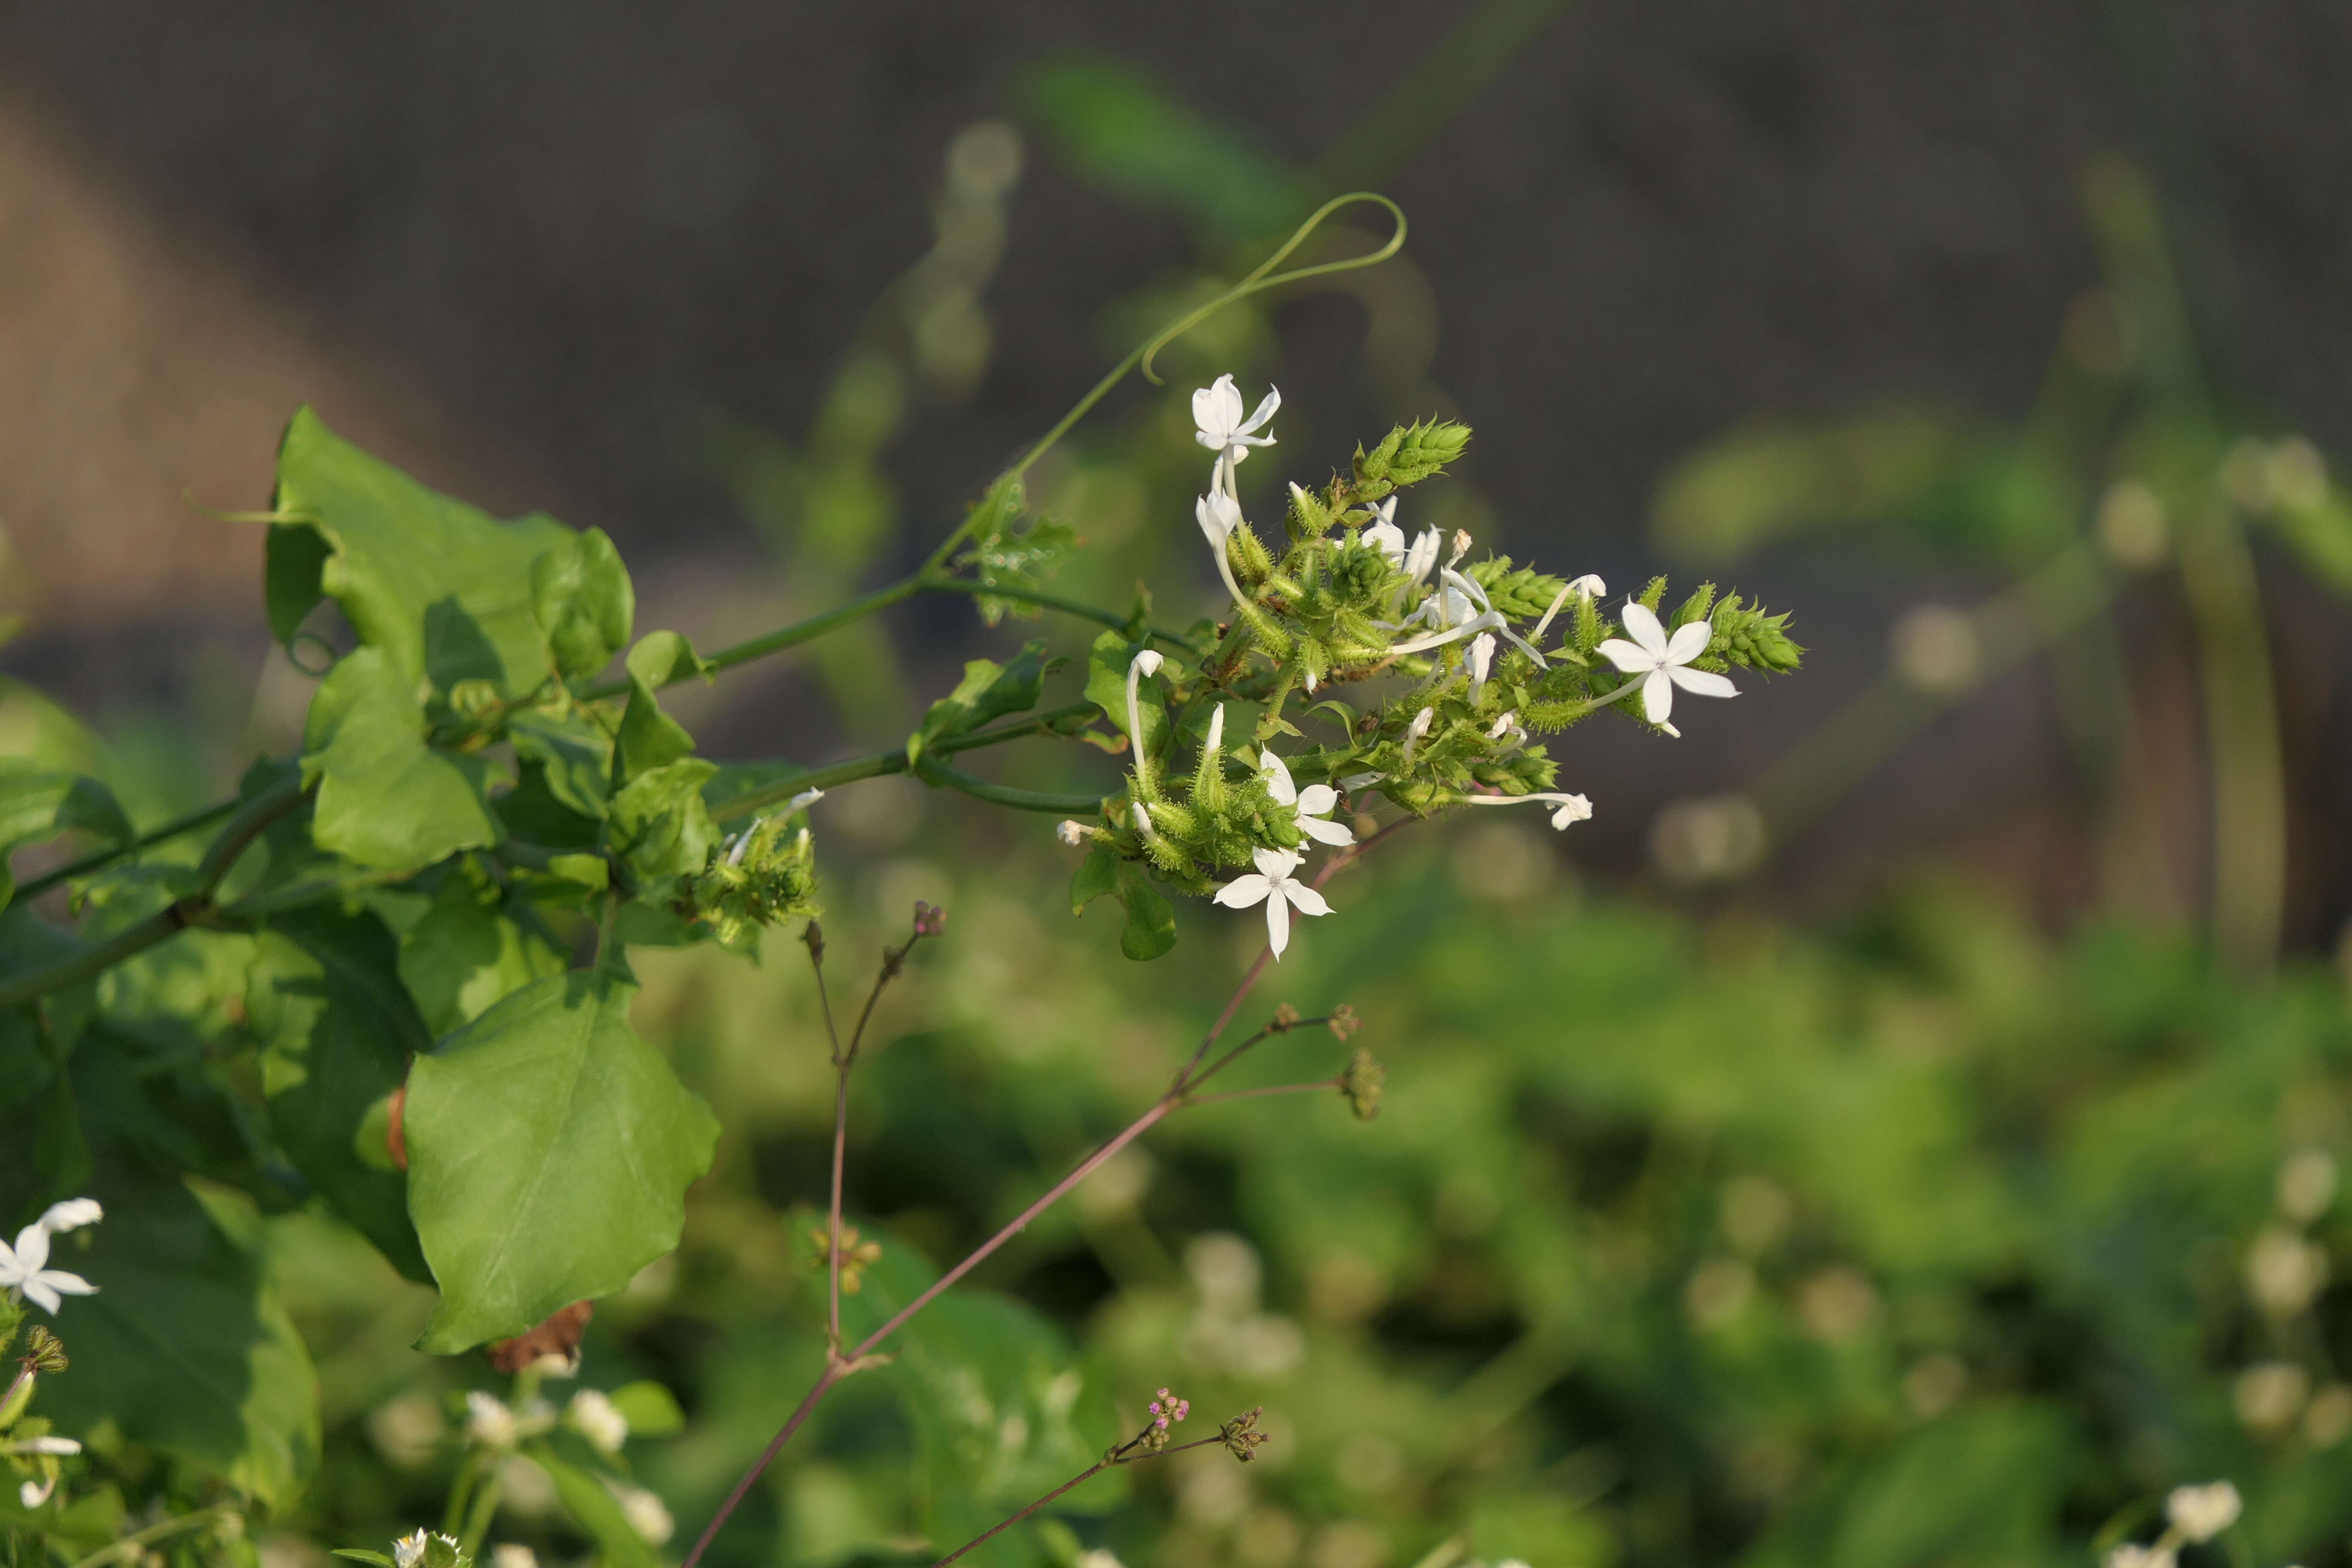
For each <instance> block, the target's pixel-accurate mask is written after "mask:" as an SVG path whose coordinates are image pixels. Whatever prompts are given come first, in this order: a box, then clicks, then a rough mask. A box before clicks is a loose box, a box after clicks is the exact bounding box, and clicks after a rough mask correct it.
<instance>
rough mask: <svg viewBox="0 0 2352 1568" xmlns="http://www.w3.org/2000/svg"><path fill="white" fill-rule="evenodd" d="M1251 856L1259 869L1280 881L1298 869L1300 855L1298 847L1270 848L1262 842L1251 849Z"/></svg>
mask: <svg viewBox="0 0 2352 1568" xmlns="http://www.w3.org/2000/svg"><path fill="white" fill-rule="evenodd" d="M1250 858H1251V859H1252V860H1255V862H1257V868H1258V869H1259V870H1261V871H1263V872H1265V874H1266V876H1268V877H1270V878H1272V879H1274V880H1275V881H1277V882H1279V881H1281V880H1282V879H1284V878H1286V877H1287V876H1289V875H1290V874H1291V873H1292V872H1293V871H1296V870H1297V869H1298V862H1299V859H1300V856H1299V853H1298V851H1297V850H1296V849H1269V848H1267V847H1265V845H1263V844H1261V845H1259V846H1258V847H1256V848H1255V849H1253V850H1251V851H1250Z"/></svg>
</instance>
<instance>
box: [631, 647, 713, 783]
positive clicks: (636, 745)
mask: <svg viewBox="0 0 2352 1568" xmlns="http://www.w3.org/2000/svg"><path fill="white" fill-rule="evenodd" d="M708 669H709V662H708V661H707V660H705V659H703V658H700V657H698V655H697V654H696V653H695V651H694V645H693V644H691V643H689V642H688V641H687V640H686V638H684V637H680V636H679V635H678V634H677V633H676V632H654V633H652V634H650V635H649V636H647V637H646V638H645V639H644V640H643V641H641V642H639V643H638V644H637V646H636V647H633V648H631V649H630V650H629V705H628V707H627V708H626V709H625V710H623V711H622V713H621V776H622V777H623V778H624V779H634V778H635V777H636V776H637V775H638V774H640V773H650V772H652V771H653V770H654V769H656V768H659V767H666V766H667V765H668V764H669V763H674V762H676V761H677V759H678V758H680V757H683V756H686V755H688V753H690V752H692V751H693V750H694V737H693V736H691V735H689V734H688V733H687V732H686V730H685V728H684V726H682V725H680V724H679V723H678V721H677V720H675V719H673V718H671V717H670V716H669V715H668V714H667V713H665V712H663V711H662V710H661V704H660V703H659V702H658V701H656V700H655V698H654V693H655V692H656V691H657V690H659V689H661V688H663V687H665V686H667V685H669V684H671V683H672V682H674V681H679V680H684V679H687V678H688V676H692V675H699V674H702V673H704V672H705V671H706V670H708Z"/></svg>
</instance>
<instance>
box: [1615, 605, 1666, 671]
mask: <svg viewBox="0 0 2352 1568" xmlns="http://www.w3.org/2000/svg"><path fill="white" fill-rule="evenodd" d="M1617 619H1618V621H1619V622H1620V623H1621V624H1622V625H1623V626H1624V627H1625V633H1626V635H1627V636H1628V637H1632V638H1633V640H1634V641H1635V642H1637V643H1639V644H1640V645H1641V647H1642V651H1643V652H1644V653H1646V654H1648V655H1649V656H1650V657H1651V658H1665V657H1666V628H1665V627H1664V626H1660V625H1659V624H1658V616H1657V612H1656V611H1654V610H1653V609H1651V608H1650V606H1649V605H1645V604H1643V603H1642V602H1641V601H1640V600H1639V599H1633V600H1628V601H1627V602H1626V605H1625V608H1624V609H1623V610H1622V611H1621V612H1620V613H1619V615H1618V616H1617ZM1618 668H1621V669H1622V668H1624V667H1623V666H1622V665H1620V666H1618Z"/></svg>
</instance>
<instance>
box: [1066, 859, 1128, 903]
mask: <svg viewBox="0 0 2352 1568" xmlns="http://www.w3.org/2000/svg"><path fill="white" fill-rule="evenodd" d="M1116 892H1118V856H1116V855H1114V854H1112V853H1111V852H1110V847H1109V846H1108V845H1107V844H1096V845H1092V846H1090V847H1088V848H1087V858H1085V859H1084V860H1081V861H1080V862H1078V868H1077V869H1076V871H1075V872H1073V873H1071V876H1070V912H1071V913H1072V914H1074V915H1082V914H1084V913H1086V912H1087V905H1088V904H1091V903H1093V902H1094V901H1095V900H1097V899H1099V898H1102V897H1103V896H1104V895H1106V894H1108V893H1116Z"/></svg>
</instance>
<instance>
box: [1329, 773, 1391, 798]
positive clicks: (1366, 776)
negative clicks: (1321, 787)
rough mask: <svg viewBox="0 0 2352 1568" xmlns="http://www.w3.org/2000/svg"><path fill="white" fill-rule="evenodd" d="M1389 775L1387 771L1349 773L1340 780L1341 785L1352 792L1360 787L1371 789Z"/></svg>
mask: <svg viewBox="0 0 2352 1568" xmlns="http://www.w3.org/2000/svg"><path fill="white" fill-rule="evenodd" d="M1387 776H1388V775H1386V774H1385V773H1349V775H1348V776H1347V777H1346V778H1343V779H1341V780H1340V781H1339V787H1340V788H1341V789H1344V790H1347V791H1349V792H1350V793H1353V792H1354V791H1356V790H1360V789H1370V787H1371V786H1372V785H1374V784H1378V783H1380V782H1381V779H1383V778H1385V777H1387Z"/></svg>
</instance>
